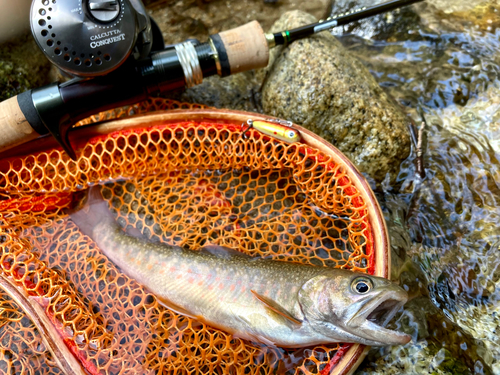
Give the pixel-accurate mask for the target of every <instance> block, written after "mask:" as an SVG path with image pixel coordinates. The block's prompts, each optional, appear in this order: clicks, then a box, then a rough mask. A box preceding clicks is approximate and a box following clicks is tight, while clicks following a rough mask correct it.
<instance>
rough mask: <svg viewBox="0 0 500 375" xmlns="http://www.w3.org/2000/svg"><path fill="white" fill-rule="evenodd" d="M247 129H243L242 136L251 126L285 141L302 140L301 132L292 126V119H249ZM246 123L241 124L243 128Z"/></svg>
mask: <svg viewBox="0 0 500 375" xmlns="http://www.w3.org/2000/svg"><path fill="white" fill-rule="evenodd" d="M246 125H247V127H246V129H245V130H243V132H242V136H243V137H245V134H246V132H247V131H248V130H249V129H250V128H254V129H256V130H258V131H259V132H261V133H263V134H266V135H268V136H270V137H273V138H276V139H279V140H281V141H283V142H287V143H294V142H298V141H300V140H301V136H300V133H299V132H298V131H297V130H296V129H294V128H292V122H291V121H284V120H277V119H266V120H265V121H259V120H258V121H254V120H252V119H248V120H247V122H246ZM243 126H245V123H243V124H241V127H242V128H243Z"/></svg>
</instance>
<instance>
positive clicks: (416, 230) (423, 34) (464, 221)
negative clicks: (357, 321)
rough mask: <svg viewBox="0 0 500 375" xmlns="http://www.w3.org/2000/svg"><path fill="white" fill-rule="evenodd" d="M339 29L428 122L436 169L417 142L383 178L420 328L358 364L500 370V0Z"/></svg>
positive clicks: (395, 369)
mask: <svg viewBox="0 0 500 375" xmlns="http://www.w3.org/2000/svg"><path fill="white" fill-rule="evenodd" d="M356 4H358V5H359V2H356ZM366 5H368V3H367V4H366ZM349 6H352V4H351V2H349V1H337V2H336V5H334V9H333V13H336V12H338V11H342V10H343V9H346V7H349ZM334 34H336V35H337V36H339V37H340V40H341V41H342V43H343V44H344V46H345V47H347V48H348V49H349V50H350V51H351V53H353V54H355V55H356V56H357V57H358V58H359V59H361V60H362V61H363V62H364V64H365V65H366V66H367V67H368V68H369V69H370V71H371V72H372V74H373V75H374V76H375V77H376V79H377V80H378V82H379V84H380V85H381V86H383V87H384V88H385V89H386V90H387V91H388V92H389V93H390V94H392V96H393V97H394V98H395V100H396V101H397V102H399V104H401V105H402V106H404V107H405V109H406V111H407V113H410V114H411V116H412V117H413V119H415V121H416V125H417V126H420V124H421V117H420V115H419V110H420V111H422V112H423V113H424V114H425V119H426V122H427V126H426V128H425V132H424V137H423V151H424V164H425V173H426V177H425V178H423V179H422V178H421V176H419V174H418V173H417V172H416V167H415V165H416V163H415V152H414V153H413V155H412V156H411V157H410V158H409V159H408V160H407V161H406V162H405V163H403V165H402V166H401V172H400V175H399V183H400V186H389V185H388V184H385V185H384V186H383V187H381V188H379V190H380V191H379V194H380V195H379V196H380V199H381V201H382V204H383V205H384V206H385V209H386V214H387V216H386V218H387V220H388V225H389V228H390V230H391V237H392V242H393V251H394V254H393V258H394V259H395V263H396V267H395V268H396V269H395V271H396V272H395V277H399V278H400V281H401V283H402V284H403V285H404V286H405V287H406V288H407V289H408V290H410V293H411V294H412V295H413V298H414V299H413V300H412V301H411V302H409V303H408V305H407V309H406V312H405V313H404V314H403V315H402V316H401V318H400V319H399V320H398V322H397V323H396V324H397V325H399V326H401V327H403V329H405V330H406V331H408V332H410V333H413V335H414V340H413V342H412V343H410V344H409V345H407V346H406V347H403V348H392V349H382V350H375V351H372V352H371V353H370V355H369V356H368V359H367V360H366V361H365V363H364V364H363V365H362V366H361V367H360V369H359V370H358V373H363V374H372V373H386V374H388V373H394V374H397V373H433V374H434V373H435V374H441V373H454V374H456V373H460V374H461V373H496V374H500V335H499V333H500V230H499V229H498V226H499V224H500V75H499V74H500V4H497V2H496V1H484V0H483V1H478V0H475V1H469V2H465V1H454V0H446V1H444V0H434V1H428V2H427V3H426V4H419V5H417V6H413V7H408V8H405V9H404V10H401V11H398V12H393V13H391V14H388V15H386V16H379V17H375V18H372V19H370V20H366V21H362V22H360V23H357V24H354V25H350V26H349V27H345V28H344V29H343V30H336V31H335V32H334ZM405 252H406V253H407V254H408V257H409V258H411V260H412V262H411V261H409V260H408V259H406V260H405V255H404V253H405ZM398 262H399V263H398ZM377 366H378V367H377ZM381 366H384V368H381Z"/></svg>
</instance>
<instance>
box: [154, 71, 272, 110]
mask: <svg viewBox="0 0 500 375" xmlns="http://www.w3.org/2000/svg"><path fill="white" fill-rule="evenodd" d="M262 79H263V74H261V72H258V71H248V72H243V73H238V74H234V75H232V76H228V77H224V78H220V77H219V76H214V77H208V78H207V79H205V80H203V83H202V84H201V85H198V86H195V87H192V88H190V89H187V90H185V91H182V92H173V93H167V94H165V95H162V96H164V97H167V98H170V99H175V100H179V101H181V102H188V103H198V104H204V105H208V106H211V107H216V108H230V109H236V110H241V111H251V112H262V105H261V94H260V86H261V85H262Z"/></svg>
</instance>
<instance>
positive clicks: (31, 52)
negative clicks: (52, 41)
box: [0, 34, 51, 100]
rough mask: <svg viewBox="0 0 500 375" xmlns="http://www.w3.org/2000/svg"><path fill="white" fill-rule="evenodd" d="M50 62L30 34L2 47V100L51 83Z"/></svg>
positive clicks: (0, 96)
mask: <svg viewBox="0 0 500 375" xmlns="http://www.w3.org/2000/svg"><path fill="white" fill-rule="evenodd" d="M50 66H51V65H50V62H49V61H48V60H47V58H46V57H45V56H44V54H43V53H42V52H41V51H40V49H39V48H38V46H37V45H36V43H35V41H34V40H33V38H32V36H31V35H30V34H27V35H25V36H23V37H21V38H18V39H17V40H14V41H12V42H10V43H6V44H3V45H1V46H0V100H5V99H8V98H10V97H12V96H14V95H18V94H20V93H22V92H24V91H26V90H29V89H32V88H35V87H39V86H43V85H45V84H47V83H49V82H50V78H49V71H50Z"/></svg>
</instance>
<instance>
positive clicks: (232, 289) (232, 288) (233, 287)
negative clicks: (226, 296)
mask: <svg viewBox="0 0 500 375" xmlns="http://www.w3.org/2000/svg"><path fill="white" fill-rule="evenodd" d="M235 288H236V286H235V285H234V284H232V285H231V287H230V288H229V290H230V291H231V292H234V289H235Z"/></svg>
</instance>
